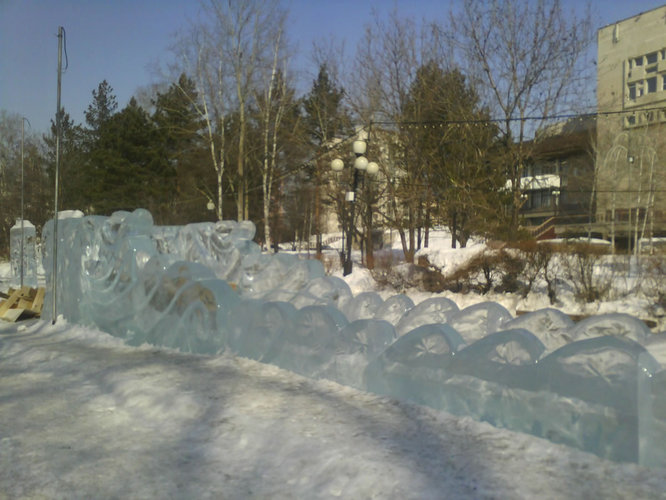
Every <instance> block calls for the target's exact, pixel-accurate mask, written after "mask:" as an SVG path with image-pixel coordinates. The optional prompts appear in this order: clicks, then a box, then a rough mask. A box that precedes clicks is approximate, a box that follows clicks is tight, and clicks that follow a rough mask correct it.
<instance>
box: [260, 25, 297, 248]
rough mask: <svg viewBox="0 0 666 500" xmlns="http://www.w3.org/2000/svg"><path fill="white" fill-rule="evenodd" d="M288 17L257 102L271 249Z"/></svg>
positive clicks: (266, 230)
mask: <svg viewBox="0 0 666 500" xmlns="http://www.w3.org/2000/svg"><path fill="white" fill-rule="evenodd" d="M284 21H285V16H284V14H283V15H282V16H281V17H279V18H277V19H276V24H277V26H278V31H277V34H276V37H275V39H274V41H273V43H274V45H273V60H272V63H271V65H270V67H269V68H267V70H268V71H267V76H266V77H265V78H264V82H263V90H262V94H261V95H258V96H257V97H256V98H255V100H256V102H257V107H258V108H259V113H260V116H261V141H262V149H263V150H262V155H261V167H260V170H261V189H262V196H263V217H264V241H265V242H266V246H267V248H271V246H272V245H271V243H272V237H271V229H270V207H271V199H272V188H273V177H274V173H275V170H276V168H277V160H278V149H279V147H278V142H279V137H278V136H279V131H280V126H281V124H282V120H283V118H284V115H285V112H286V107H287V105H288V102H289V99H288V92H287V82H286V70H287V61H286V56H285V55H284V53H283V52H284V47H283V30H284Z"/></svg>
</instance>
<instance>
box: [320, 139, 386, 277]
mask: <svg viewBox="0 0 666 500" xmlns="http://www.w3.org/2000/svg"><path fill="white" fill-rule="evenodd" d="M366 149H367V144H366V142H365V141H362V140H357V141H354V144H353V151H354V154H355V155H356V159H355V160H354V175H353V180H352V182H351V186H350V188H351V190H350V191H347V192H346V193H345V202H347V205H348V217H347V224H346V226H347V227H346V228H345V227H344V226H345V224H343V232H346V241H345V243H346V249H344V248H343V252H344V253H343V266H342V275H343V276H347V275H348V274H351V272H352V257H351V252H352V238H353V236H354V205H355V201H356V188H357V187H358V181H359V179H360V177H361V176H362V175H365V173H367V174H369V175H375V174H376V173H377V172H378V171H379V165H377V164H376V163H375V162H374V161H371V162H369V161H368V159H367V158H366V157H365V151H366ZM344 168H345V164H344V162H343V161H342V160H341V159H340V158H335V159H334V160H333V161H331V170H333V171H334V172H336V173H339V172H341V171H342V170H344Z"/></svg>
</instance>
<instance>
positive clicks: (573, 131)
mask: <svg viewBox="0 0 666 500" xmlns="http://www.w3.org/2000/svg"><path fill="white" fill-rule="evenodd" d="M595 141H596V126H595V120H594V119H593V118H589V117H586V118H581V119H572V120H569V121H567V122H562V123H558V124H556V125H555V126H551V127H549V128H548V129H546V130H544V131H542V132H541V133H538V134H537V138H536V139H535V143H534V144H533V145H532V147H531V150H532V152H531V154H530V157H529V158H528V159H527V160H528V161H527V164H526V167H525V170H524V172H523V177H522V179H521V191H522V193H523V200H524V203H523V205H522V207H521V216H522V217H523V220H524V221H525V225H526V228H527V229H528V230H529V231H530V232H531V233H532V234H533V236H535V237H536V238H538V239H542V238H554V237H573V236H582V235H587V234H589V231H590V223H591V222H593V220H594V217H593V214H594V192H593V186H594V160H595V155H594V150H595ZM591 214H592V216H591Z"/></svg>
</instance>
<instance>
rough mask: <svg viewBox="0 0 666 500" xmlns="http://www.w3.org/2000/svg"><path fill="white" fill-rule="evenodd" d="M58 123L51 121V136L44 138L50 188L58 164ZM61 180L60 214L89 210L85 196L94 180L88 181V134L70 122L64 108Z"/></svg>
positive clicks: (61, 117) (61, 122) (61, 111)
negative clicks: (86, 138)
mask: <svg viewBox="0 0 666 500" xmlns="http://www.w3.org/2000/svg"><path fill="white" fill-rule="evenodd" d="M56 123H57V120H53V119H52V120H51V129H50V133H49V134H45V135H44V136H43V139H44V144H45V145H46V151H45V155H44V160H45V162H46V166H47V170H48V174H49V177H50V182H51V185H53V183H54V180H55V179H54V177H53V176H54V175H55V163H56V158H55V155H56V135H57V128H56ZM60 127H61V135H60V167H59V173H60V179H59V180H58V187H59V192H58V200H59V209H60V210H84V211H85V210H87V208H88V207H87V205H86V201H87V200H86V199H85V196H84V193H86V191H88V190H89V189H90V183H91V182H92V179H88V178H86V175H85V174H86V170H85V166H86V151H85V132H84V130H83V128H82V127H81V125H77V124H75V123H74V121H73V120H72V119H71V118H70V116H69V113H67V112H66V111H65V109H64V108H61V109H60Z"/></svg>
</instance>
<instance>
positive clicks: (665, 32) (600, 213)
mask: <svg viewBox="0 0 666 500" xmlns="http://www.w3.org/2000/svg"><path fill="white" fill-rule="evenodd" d="M597 43H598V61H597V106H598V119H597V152H596V162H597V175H596V222H597V225H598V227H599V228H600V230H601V232H602V233H603V235H604V236H605V237H607V238H609V239H611V240H614V241H615V242H616V243H618V244H620V245H627V246H629V247H631V246H633V245H634V243H635V242H636V241H637V240H638V239H640V238H649V237H652V236H664V235H666V5H664V6H662V7H658V8H656V9H653V10H650V11H647V12H643V13H641V14H638V15H636V16H633V17H630V18H628V19H625V20H622V21H618V22H616V23H614V24H611V25H608V26H605V27H603V28H601V29H600V30H599V31H598V33H597Z"/></svg>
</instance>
